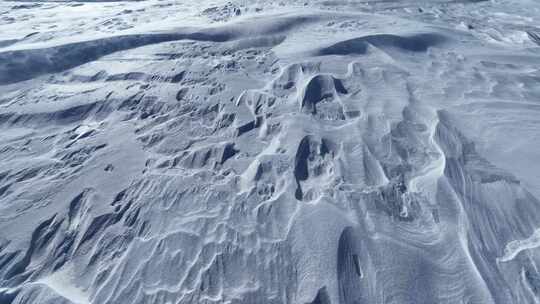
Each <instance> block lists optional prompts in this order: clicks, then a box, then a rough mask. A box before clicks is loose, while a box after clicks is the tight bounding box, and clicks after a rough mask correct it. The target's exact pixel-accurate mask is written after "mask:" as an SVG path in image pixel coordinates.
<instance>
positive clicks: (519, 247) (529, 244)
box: [499, 229, 540, 262]
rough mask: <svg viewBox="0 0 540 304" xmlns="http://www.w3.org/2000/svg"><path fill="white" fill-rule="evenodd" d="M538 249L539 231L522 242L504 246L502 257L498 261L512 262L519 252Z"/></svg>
mask: <svg viewBox="0 0 540 304" xmlns="http://www.w3.org/2000/svg"><path fill="white" fill-rule="evenodd" d="M538 247H540V229H537V230H536V231H534V233H533V234H532V235H531V236H530V237H528V238H526V239H523V240H515V241H511V242H509V243H508V244H506V248H505V249H504V255H503V256H502V257H501V258H500V259H499V261H501V262H508V261H511V260H513V259H514V258H515V257H516V256H517V255H518V254H519V253H520V252H522V251H525V250H530V249H535V248H538Z"/></svg>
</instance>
